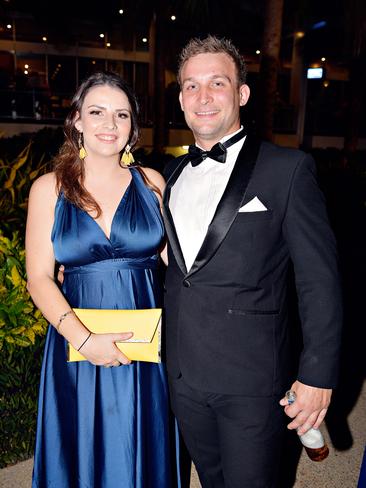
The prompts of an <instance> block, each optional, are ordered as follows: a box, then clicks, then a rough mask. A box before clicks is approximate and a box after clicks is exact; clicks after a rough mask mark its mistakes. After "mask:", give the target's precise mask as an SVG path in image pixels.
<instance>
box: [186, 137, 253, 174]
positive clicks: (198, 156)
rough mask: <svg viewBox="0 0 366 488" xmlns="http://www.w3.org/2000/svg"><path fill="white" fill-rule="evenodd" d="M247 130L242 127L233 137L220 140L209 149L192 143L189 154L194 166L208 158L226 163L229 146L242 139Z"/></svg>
mask: <svg viewBox="0 0 366 488" xmlns="http://www.w3.org/2000/svg"><path fill="white" fill-rule="evenodd" d="M245 135H246V132H245V131H244V129H242V130H241V131H240V132H238V133H237V134H235V135H234V136H233V137H231V138H230V139H228V140H227V141H225V142H218V143H217V144H215V145H214V146H213V147H212V148H211V149H210V150H209V151H204V150H203V149H200V148H199V147H197V146H196V145H195V144H191V145H190V146H189V149H188V154H189V156H190V158H191V164H192V166H198V165H199V164H200V163H202V161H203V160H204V159H206V158H211V159H214V160H215V161H218V162H219V163H225V161H226V156H227V148H228V147H230V146H232V145H233V144H235V143H236V142H238V141H240V139H242V138H243V137H244V136H245Z"/></svg>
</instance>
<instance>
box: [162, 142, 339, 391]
mask: <svg viewBox="0 0 366 488" xmlns="http://www.w3.org/2000/svg"><path fill="white" fill-rule="evenodd" d="M188 162H189V160H188V157H186V156H183V157H180V158H178V159H177V160H175V161H174V163H173V166H171V167H170V173H171V176H170V178H169V179H168V182H167V188H166V191H165V195H164V218H165V224H166V231H167V235H168V240H169V266H168V269H167V273H166V283H165V288H166V293H165V310H166V335H167V338H166V347H167V350H166V356H167V368H168V373H169V375H170V376H173V377H179V376H180V375H181V374H182V375H183V377H184V379H185V381H186V382H187V383H188V384H189V385H190V386H192V387H193V388H197V389H200V390H203V391H207V392H214V393H223V394H242V395H248V396H269V395H274V394H275V395H277V394H279V395H281V394H283V393H284V392H285V389H287V388H288V387H289V386H290V383H289V382H290V381H293V380H294V379H295V378H289V369H288V358H289V351H288V347H289V346H288V327H289V326H291V324H289V323H288V310H287V300H286V298H287V296H286V295H287V274H288V267H289V263H290V260H291V261H292V262H293V266H294V270H295V279H296V289H297V294H298V301H299V313H300V318H301V322H302V330H303V341H304V348H303V351H302V354H301V358H300V366H299V371H298V376H297V379H299V380H300V381H301V382H303V383H305V384H307V385H311V386H317V387H324V388H332V387H334V386H335V383H336V379H337V373H338V360H339V349H340V333H341V320H342V310H341V292H340V286H339V279H338V271H337V257H336V245H335V239H334V236H333V233H332V231H331V229H330V227H329V223H328V218H327V214H326V209H325V204H324V199H323V195H322V193H321V192H320V190H319V188H318V185H317V183H316V176H315V165H314V161H313V159H312V158H311V157H310V156H309V155H306V154H305V153H303V152H301V151H298V150H293V149H285V148H280V147H277V146H274V145H272V144H269V143H259V142H257V141H256V140H255V139H254V138H253V137H252V136H247V139H246V141H245V143H244V145H243V148H242V150H241V152H240V154H239V156H238V159H237V161H236V164H235V167H234V169H233V172H232V175H231V177H230V180H229V182H228V185H227V188H226V190H225V192H224V194H223V197H222V199H221V201H220V203H219V205H218V207H217V210H216V213H215V215H214V217H213V220H212V222H211V224H210V226H209V229H208V232H207V235H206V238H205V240H204V242H203V244H202V247H201V249H200V251H199V253H198V255H197V258H196V260H195V262H194V264H193V266H192V268H191V269H190V270H189V271H187V269H186V267H185V263H184V259H183V255H182V251H181V248H180V246H179V242H178V239H177V235H176V231H175V228H174V222H173V219H172V216H171V213H170V210H169V198H170V193H171V188H172V187H173V186H174V183H175V181H176V180H177V178H178V177H179V175H180V173H181V171H182V169H183V168H184V166H185V165H186V164H188ZM254 197H258V198H259V200H260V201H261V202H262V203H263V204H264V205H265V207H266V208H267V211H259V212H239V209H240V208H241V207H242V206H243V205H245V204H246V203H247V202H249V201H250V200H252V199H253V198H254Z"/></svg>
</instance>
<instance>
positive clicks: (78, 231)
mask: <svg viewBox="0 0 366 488" xmlns="http://www.w3.org/2000/svg"><path fill="white" fill-rule="evenodd" d="M130 171H131V176H132V179H131V182H130V184H129V186H128V187H127V189H126V191H125V193H124V195H123V196H122V198H121V201H120V203H119V205H118V207H117V209H116V212H115V215H114V217H113V220H112V225H111V234H110V237H109V238H108V237H107V236H106V235H105V233H104V231H103V230H102V228H101V227H100V226H99V224H98V223H97V222H96V221H95V220H94V219H93V218H92V217H91V216H90V215H89V214H88V213H87V212H85V211H84V210H81V209H80V208H78V207H76V206H75V205H73V204H72V203H70V202H69V201H68V200H67V199H66V198H65V197H64V195H63V194H62V192H61V193H60V195H59V197H58V199H57V202H56V208H55V221H54V225H53V229H52V236H51V238H52V242H53V247H54V253H55V257H56V260H57V261H58V262H59V263H62V264H64V265H66V266H83V265H86V264H91V263H94V262H97V261H103V260H106V259H116V258H129V259H130V258H138V259H141V258H144V257H149V256H153V255H155V254H156V253H157V249H158V248H159V246H160V243H161V241H162V239H163V235H164V227H163V223H162V219H161V215H160V209H159V202H158V200H157V198H156V195H155V194H154V192H153V191H152V190H150V189H149V188H148V187H146V185H145V183H144V182H143V180H142V177H141V175H140V173H139V172H138V171H137V170H136V169H134V168H131V169H130Z"/></svg>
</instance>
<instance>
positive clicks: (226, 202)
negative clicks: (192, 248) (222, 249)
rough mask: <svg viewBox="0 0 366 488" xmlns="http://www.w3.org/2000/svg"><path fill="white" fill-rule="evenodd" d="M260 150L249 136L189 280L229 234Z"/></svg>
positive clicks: (257, 142) (253, 138) (255, 141)
mask: <svg viewBox="0 0 366 488" xmlns="http://www.w3.org/2000/svg"><path fill="white" fill-rule="evenodd" d="M259 148H260V141H258V140H257V139H256V138H255V137H253V136H249V135H248V136H247V138H246V140H245V143H244V145H243V147H242V149H241V151H240V153H239V155H238V159H237V160H236V163H235V166H234V169H233V172H232V173H231V176H230V179H229V181H228V184H227V187H226V189H225V191H224V194H223V196H222V198H221V200H220V203H219V205H218V206H217V209H216V212H215V215H214V217H213V219H212V222H211V224H210V225H209V227H208V230H207V234H206V237H205V240H204V241H203V244H202V246H201V249H200V250H199V252H198V255H197V257H196V260H195V262H194V263H193V266H192V268H191V269H190V271H189V273H188V275H187V276H190V275H192V274H193V273H196V272H197V271H198V270H199V269H200V268H202V266H204V265H205V264H206V263H207V262H208V261H209V260H210V259H211V257H212V255H213V254H214V253H215V251H216V250H217V248H218V247H219V245H220V244H221V242H222V241H223V240H224V238H225V236H226V234H227V233H228V231H229V229H230V227H231V225H232V223H233V222H234V219H235V217H236V215H237V213H238V211H239V208H240V207H241V204H242V201H243V200H244V198H245V193H246V190H247V187H248V183H249V181H250V178H251V175H252V173H253V169H254V166H255V163H256V161H257V157H258V153H259Z"/></svg>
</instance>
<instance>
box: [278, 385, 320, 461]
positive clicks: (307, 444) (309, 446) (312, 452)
mask: <svg viewBox="0 0 366 488" xmlns="http://www.w3.org/2000/svg"><path fill="white" fill-rule="evenodd" d="M285 397H286V399H287V402H288V404H289V405H291V404H292V403H294V402H295V400H296V393H295V392H294V391H292V390H289V391H287V392H286V394H285ZM299 439H300V441H301V443H302V445H303V446H304V448H305V451H306V453H307V455H308V456H309V458H310V459H311V460H312V461H323V460H324V459H325V458H327V457H328V454H329V448H328V446H327V445H326V443H325V441H324V437H323V435H322V433H321V432H320V430H319V429H314V428H311V429H309V430H308V431H307V432H305V434H303V435H299Z"/></svg>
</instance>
